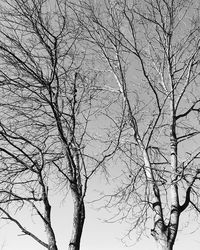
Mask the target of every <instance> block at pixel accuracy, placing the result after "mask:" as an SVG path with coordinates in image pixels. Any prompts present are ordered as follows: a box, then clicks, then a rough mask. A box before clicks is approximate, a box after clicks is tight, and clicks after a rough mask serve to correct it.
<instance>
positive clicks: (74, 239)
mask: <svg viewBox="0 0 200 250" xmlns="http://www.w3.org/2000/svg"><path fill="white" fill-rule="evenodd" d="M72 196H73V200H74V215H73V229H72V235H71V240H70V243H69V248H68V250H79V249H80V241H81V236H82V231H83V225H84V221H85V205H84V201H83V199H82V198H80V197H79V196H78V194H77V192H75V191H73V190H72Z"/></svg>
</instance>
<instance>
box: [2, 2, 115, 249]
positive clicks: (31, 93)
mask: <svg viewBox="0 0 200 250" xmlns="http://www.w3.org/2000/svg"><path fill="white" fill-rule="evenodd" d="M0 26H1V28H0V37H1V39H0V40H1V41H0V58H1V60H0V95H1V100H0V110H1V118H0V144H1V146H0V159H1V166H0V211H1V218H2V219H4V220H9V221H11V222H13V223H15V224H16V225H17V226H18V228H19V229H20V230H21V231H22V233H23V234H25V235H28V236H30V237H32V239H34V240H36V241H37V242H38V243H39V244H41V245H42V246H44V247H45V248H47V249H49V250H57V249H58V246H57V242H56V234H55V230H54V225H53V224H52V221H51V219H52V215H51V210H52V209H53V207H51V197H53V195H55V192H54V190H55V189H56V187H59V188H61V187H62V188H63V189H62V190H64V191H63V194H64V196H65V195H66V193H67V192H68V188H69V189H70V191H71V195H72V198H73V203H74V214H73V226H72V235H71V240H70V242H69V244H68V249H70V250H79V249H80V241H81V236H82V231H83V226H84V221H85V203H84V200H85V196H86V193H87V187H88V181H89V180H90V178H91V177H92V176H93V175H94V174H95V173H96V172H97V170H98V169H99V168H100V167H103V166H104V162H105V160H106V159H108V158H109V157H110V156H111V155H112V153H113V152H114V151H115V147H116V146H115V145H114V146H113V144H112V141H108V140H107V142H106V141H104V140H103V139H101V138H100V137H101V136H100V135H98V131H100V129H101V127H100V126H99V123H98V119H100V118H102V114H101V112H100V111H99V110H103V109H104V108H105V107H106V106H109V103H108V101H107V100H106V99H105V100H104V101H102V100H103V99H102V93H104V90H102V89H100V88H99V86H98V81H97V78H98V74H97V73H96V72H94V71H93V70H91V69H92V62H91V60H89V59H88V58H87V56H86V53H85V50H86V48H85V47H84V46H83V44H82V43H81V41H80V35H81V33H82V29H81V28H80V27H76V25H75V22H74V21H73V12H72V11H71V9H70V8H69V6H68V1H62V0H61V1H60V0H55V1H49V0H42V1H41V0H28V1H27V0H4V1H1V10H0ZM100 96H101V98H100ZM103 98H104V97H103ZM115 98H116V97H114V96H113V100H114V99H115ZM100 100H101V101H100ZM110 101H111V99H110ZM99 117H100V118H99ZM99 133H101V132H99ZM100 139H101V140H100ZM24 208H26V209H27V208H29V209H30V216H31V214H32V213H34V214H36V215H37V216H38V218H39V219H40V220H41V221H42V222H43V224H44V226H45V232H46V235H47V241H46V240H45V239H41V237H40V235H38V234H37V232H33V231H32V230H31V229H28V228H29V225H26V224H24V223H25V222H24V221H23V220H20V218H19V216H17V215H18V213H19V212H20V211H23V209H24ZM66 213H68V211H66ZM67 226H68V225H67ZM66 248H67V245H66Z"/></svg>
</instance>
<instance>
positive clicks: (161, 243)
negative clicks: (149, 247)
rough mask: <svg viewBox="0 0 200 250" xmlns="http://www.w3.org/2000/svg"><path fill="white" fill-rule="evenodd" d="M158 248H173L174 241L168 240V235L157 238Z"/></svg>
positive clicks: (166, 249)
mask: <svg viewBox="0 0 200 250" xmlns="http://www.w3.org/2000/svg"><path fill="white" fill-rule="evenodd" d="M156 242H157V249H158V250H173V245H174V244H173V243H172V242H169V241H168V240H167V235H163V237H159V239H158V238H157V239H156Z"/></svg>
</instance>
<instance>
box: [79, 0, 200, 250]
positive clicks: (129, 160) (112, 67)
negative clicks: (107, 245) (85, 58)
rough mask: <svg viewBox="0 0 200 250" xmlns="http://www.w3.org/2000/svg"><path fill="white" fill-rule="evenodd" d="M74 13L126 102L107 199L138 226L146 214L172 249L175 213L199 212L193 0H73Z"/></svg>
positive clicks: (176, 223) (195, 11)
mask: <svg viewBox="0 0 200 250" xmlns="http://www.w3.org/2000/svg"><path fill="white" fill-rule="evenodd" d="M76 15H77V19H78V22H79V24H80V26H81V27H85V34H84V35H85V37H84V39H85V41H87V42H88V43H90V44H91V48H92V49H91V51H92V52H93V53H94V54H95V55H96V58H99V60H101V64H100V63H99V64H97V66H96V67H97V69H99V71H101V72H104V73H105V77H107V79H108V80H107V84H110V86H111V87H112V88H113V86H114V85H113V83H115V84H116V85H115V90H116V91H117V90H118V91H119V92H120V93H121V98H119V101H120V102H122V100H123V102H124V105H125V113H124V114H125V118H124V119H125V121H126V125H125V126H122V127H121V128H123V130H121V131H120V133H121V140H120V146H119V151H120V152H121V154H120V157H121V159H123V160H124V164H125V165H126V166H128V170H129V171H128V173H127V174H126V176H127V179H128V180H126V181H124V182H123V183H124V185H123V186H122V187H121V189H120V190H118V192H117V194H115V195H113V196H111V197H110V200H109V205H110V206H113V204H115V205H116V204H118V205H119V211H118V213H117V216H119V217H118V218H120V215H121V218H126V219H127V218H128V221H129V222H130V223H131V229H137V230H138V229H139V228H140V230H141V232H142V231H144V229H145V228H146V226H147V225H148V223H149V219H150V218H153V228H152V230H151V235H152V236H153V237H154V239H155V240H156V241H157V242H158V244H159V246H160V247H161V249H173V246H174V242H175V239H176V236H177V232H178V229H179V221H180V215H181V214H182V213H183V212H185V210H186V209H187V211H190V208H191V210H192V211H193V214H195V211H197V212H199V206H198V199H199V174H200V170H199V154H200V149H199V132H200V130H199V110H200V106H199V103H200V98H199V90H200V87H199V58H200V57H199V55H200V49H199V48H200V46H199V41H200V40H199V27H200V26H199V24H200V23H199V8H198V3H197V1H184V0H180V1H174V0H167V1H165V0H159V1H158V0H155V1H153V0H144V1H128V0H125V1H117V0H116V1H115V0H105V1H101V3H97V2H95V3H94V2H91V1H79V5H77V7H76ZM92 52H91V53H92ZM108 77H109V78H108Z"/></svg>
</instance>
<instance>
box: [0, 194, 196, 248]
mask: <svg viewBox="0 0 200 250" xmlns="http://www.w3.org/2000/svg"><path fill="white" fill-rule="evenodd" d="M66 205H67V206H64V205H63V204H58V203H57V204H56V209H55V211H54V210H53V211H54V213H53V224H54V225H55V227H56V234H57V241H58V247H59V250H67V249H68V242H69V239H70V234H71V214H72V204H71V200H70V198H68V199H67V200H66ZM86 213H87V217H86V223H85V227H84V233H83V237H82V244H81V250H125V249H127V250H129V249H130V250H146V249H148V250H149V249H150V250H151V249H152V250H156V249H157V247H156V244H155V242H154V240H153V238H152V237H151V236H150V232H149V238H144V239H142V240H141V241H140V242H139V243H136V244H134V240H133V245H132V246H130V247H126V246H124V245H123V244H122V242H121V240H120V238H122V236H123V233H124V232H125V228H126V227H125V225H123V224H120V223H115V224H111V223H110V224H108V223H104V222H103V221H102V218H103V217H104V218H105V217H106V215H107V214H106V213H105V211H104V210H100V211H97V210H94V209H92V205H87V211H86ZM64 214H65V215H64ZM26 216H27V214H26V215H25V214H24V218H26ZM27 220H28V217H27ZM32 221H33V222H34V223H35V226H36V228H37V225H36V220H35V219H33V220H32ZM192 223H193V222H192ZM20 234H21V232H20V231H19V230H18V229H17V227H16V226H13V225H7V226H4V227H1V228H0V250H18V249H20V250H44V249H45V248H44V247H42V246H40V245H39V244H38V243H35V242H34V240H32V239H31V238H30V237H28V236H20ZM186 249H192V250H199V249H200V231H196V232H195V233H192V234H191V233H189V229H188V230H187V226H186V229H185V230H184V231H183V232H179V235H178V238H177V242H176V244H175V247H174V250H186Z"/></svg>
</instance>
